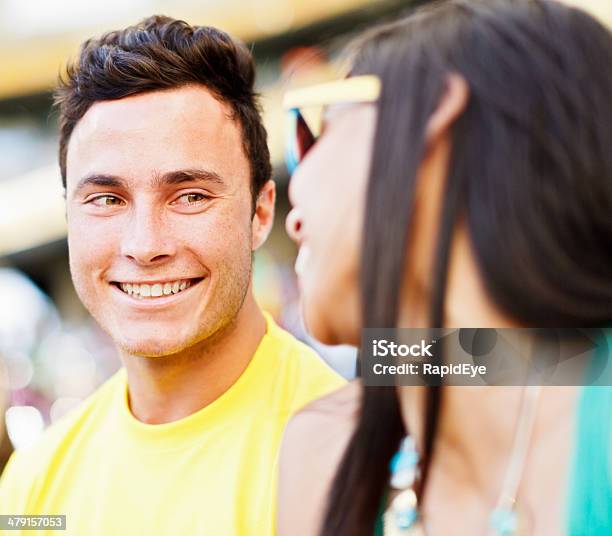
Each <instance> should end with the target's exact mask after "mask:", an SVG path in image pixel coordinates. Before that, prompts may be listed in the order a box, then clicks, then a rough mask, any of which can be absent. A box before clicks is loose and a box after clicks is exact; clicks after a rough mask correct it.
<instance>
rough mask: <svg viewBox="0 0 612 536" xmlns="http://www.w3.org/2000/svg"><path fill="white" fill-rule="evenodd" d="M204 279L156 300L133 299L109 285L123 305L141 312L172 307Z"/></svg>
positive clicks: (115, 286) (117, 287)
mask: <svg viewBox="0 0 612 536" xmlns="http://www.w3.org/2000/svg"><path fill="white" fill-rule="evenodd" d="M206 279H207V278H206V277H203V278H198V280H197V281H196V282H195V283H192V284H191V285H190V286H189V287H187V288H186V289H185V290H181V291H180V292H178V293H177V294H169V295H164V296H159V297H156V298H135V297H134V296H130V295H129V294H127V293H126V292H123V290H121V289H120V288H119V286H118V285H117V284H113V283H109V284H110V286H111V288H112V292H114V293H116V295H117V297H118V298H120V299H122V300H125V303H126V304H128V305H129V306H131V307H132V308H134V309H141V310H151V309H157V308H160V307H164V306H166V305H173V304H174V303H176V302H178V301H180V300H181V299H183V298H184V297H185V296H188V295H190V294H191V290H192V289H193V288H197V287H198V286H199V285H200V283H202V281H205V280H206Z"/></svg>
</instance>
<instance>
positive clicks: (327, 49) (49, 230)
mask: <svg viewBox="0 0 612 536" xmlns="http://www.w3.org/2000/svg"><path fill="white" fill-rule="evenodd" d="M423 3H425V2H424V1H406V0H404V1H399V0H372V1H367V0H326V1H325V2H317V1H312V0H310V1H309V0H241V1H238V0H223V1H220V0H201V1H196V0H173V1H172V2H171V1H169V0H105V2H98V3H88V2H81V1H78V0H61V1H59V0H28V1H27V2H24V1H22V0H0V66H1V67H0V69H1V71H0V297H1V298H0V471H1V469H2V467H3V465H4V462H5V461H6V459H7V457H8V455H9V453H10V451H11V449H12V448H14V447H19V446H23V445H26V444H29V443H31V442H32V441H34V440H35V439H36V438H37V437H38V435H39V434H40V433H41V432H42V430H43V429H44V428H45V426H48V425H49V424H50V423H51V422H53V421H55V420H56V419H58V418H59V417H61V416H62V415H63V414H65V413H66V412H67V411H69V410H70V409H71V408H73V407H75V406H76V405H77V404H79V402H80V401H82V400H83V399H84V398H85V397H87V396H88V395H89V394H90V393H91V392H93V391H94V390H95V389H96V387H97V386H98V385H100V384H101V383H102V382H103V381H104V380H105V379H106V378H108V377H109V376H110V375H111V374H112V373H113V372H114V371H115V370H116V369H117V368H118V367H119V366H120V363H119V360H118V358H117V355H116V353H115V350H114V349H113V346H112V344H111V342H110V341H109V340H108V338H107V337H106V335H105V334H104V333H103V332H101V330H100V329H99V328H97V326H96V324H95V323H94V322H93V321H92V320H91V318H90V317H89V315H88V314H87V312H86V311H85V310H84V309H83V307H82V306H81V304H80V302H79V300H78V298H77V296H76V294H75V292H74V289H73V287H72V283H71V281H70V274H69V270H68V252H67V245H66V226H65V220H64V201H63V198H62V188H61V180H60V175H59V167H58V165H57V133H56V118H55V116H54V115H53V114H52V113H50V112H51V90H52V88H53V86H54V84H55V82H56V80H57V76H58V73H59V72H60V71H61V69H62V68H63V66H64V65H65V63H66V60H67V58H70V57H74V56H75V55H76V53H77V51H78V46H79V44H80V43H81V42H82V41H83V40H84V39H86V38H87V37H90V36H92V35H97V34H100V33H102V32H104V31H107V30H112V29H117V28H121V27H124V26H127V25H130V24H133V23H135V22H137V21H138V20H140V19H141V18H143V17H145V16H149V15H151V14H155V13H157V14H166V15H170V16H173V17H176V18H181V19H184V20H186V21H188V22H189V23H191V24H204V25H212V26H218V27H219V28H221V29H223V30H226V31H228V32H229V33H231V34H233V35H234V36H236V37H239V38H241V39H242V40H244V41H245V42H247V43H249V44H250V45H252V50H253V53H254V55H255V58H256V63H257V69H258V88H259V92H260V93H261V94H262V104H263V107H264V111H265V123H266V126H267V129H268V133H269V140H270V149H271V154H272V159H273V164H274V168H275V179H276V181H277V187H278V191H279V196H278V197H279V198H278V208H277V219H276V226H275V229H274V230H273V232H272V234H271V236H270V239H269V240H268V242H267V244H266V246H265V247H264V248H263V249H262V250H261V251H260V252H258V253H257V255H256V259H255V289H256V294H257V297H258V300H259V302H260V303H261V305H262V306H263V307H264V308H265V309H267V310H268V311H270V312H271V313H272V314H273V316H274V317H275V318H276V319H277V321H279V323H281V325H283V326H284V327H285V328H287V329H289V330H290V331H291V332H293V333H294V334H295V335H296V336H298V337H299V338H300V339H302V340H305V341H306V342H308V343H309V344H311V345H314V346H315V347H316V349H317V350H318V351H319V352H320V353H321V354H322V355H323V357H324V358H325V359H326V360H327V361H328V362H329V363H330V364H331V365H332V366H333V367H334V368H335V369H336V370H338V371H339V372H340V373H341V374H343V375H344V376H345V377H347V378H351V377H352V376H353V375H354V368H355V351H354V350H353V349H350V348H346V347H336V348H329V347H322V346H320V345H317V344H316V343H314V342H313V341H312V340H309V338H308V337H307V335H306V334H305V333H304V331H303V329H302V327H301V323H300V317H299V304H298V296H297V289H296V285H295V279H294V273H293V263H294V260H295V249H294V246H293V243H292V242H291V241H289V239H288V238H287V236H286V235H285V232H284V218H285V215H286V213H287V211H288V210H289V207H288V202H287V195H286V194H287V182H288V176H287V172H286V170H285V167H284V164H283V158H282V157H283V150H284V144H283V124H284V118H283V114H282V111H281V99H282V95H283V92H284V91H285V90H286V89H287V88H288V87H295V86H301V85H308V84H310V83H313V82H319V81H322V80H325V79H331V78H334V77H337V76H338V73H339V70H338V66H337V65H336V62H335V59H336V58H337V55H338V52H339V51H340V50H341V49H342V47H343V45H344V44H345V43H346V42H347V41H348V40H349V39H350V38H351V37H352V36H353V35H354V34H355V33H356V32H359V31H360V30H362V29H364V28H365V27H367V26H369V25H371V24H373V23H376V22H379V21H383V20H386V19H390V18H394V17H396V16H398V15H399V14H401V13H404V12H407V11H409V10H410V9H413V8H414V7H415V6H417V5H419V4H423ZM573 3H575V4H578V5H580V6H581V7H583V8H586V9H589V10H591V11H593V12H594V13H595V14H597V15H598V16H600V17H601V18H603V19H604V21H605V22H607V23H610V22H612V0H584V1H581V0H573ZM602 67H603V66H602ZM607 67H610V66H607ZM92 247H94V246H93V245H92Z"/></svg>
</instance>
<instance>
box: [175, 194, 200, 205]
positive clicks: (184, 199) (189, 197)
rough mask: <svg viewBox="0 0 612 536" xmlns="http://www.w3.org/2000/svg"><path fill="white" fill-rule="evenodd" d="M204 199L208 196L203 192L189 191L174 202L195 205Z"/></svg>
mask: <svg viewBox="0 0 612 536" xmlns="http://www.w3.org/2000/svg"><path fill="white" fill-rule="evenodd" d="M205 199H208V197H207V196H205V195H204V194H200V193H196V192H191V193H188V194H183V195H181V196H180V197H178V198H177V200H176V201H175V202H174V203H176V204H179V205H195V204H196V203H199V202H200V201H204V200H205Z"/></svg>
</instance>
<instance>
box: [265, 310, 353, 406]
mask: <svg viewBox="0 0 612 536" xmlns="http://www.w3.org/2000/svg"><path fill="white" fill-rule="evenodd" d="M268 328H269V329H268V336H269V337H270V338H272V339H273V340H274V342H275V346H274V347H275V348H276V351H277V353H278V355H277V356H276V359H277V360H278V368H277V373H278V374H279V376H278V377H279V378H282V380H283V382H285V383H286V385H287V386H288V387H289V391H290V392H291V393H292V404H291V413H294V412H296V411H297V410H299V409H301V408H302V407H303V406H304V405H306V404H308V403H309V402H311V401H312V400H315V399H317V398H319V397H321V396H324V395H326V394H327V393H329V392H331V391H334V390H336V389H338V388H340V387H342V386H343V385H345V384H346V380H345V379H344V378H343V377H342V376H340V374H338V373H337V372H336V371H334V370H333V369H332V368H331V367H330V366H329V365H328V364H327V363H326V362H325V361H324V360H323V358H322V357H321V356H319V354H317V353H316V352H315V351H314V350H313V349H312V348H310V347H309V346H307V345H306V344H304V343H303V342H301V341H299V340H298V339H297V338H295V337H294V336H293V335H292V334H291V333H289V332H288V331H286V330H284V329H283V328H281V327H280V326H278V325H277V324H275V323H274V322H273V321H271V322H269V323H268Z"/></svg>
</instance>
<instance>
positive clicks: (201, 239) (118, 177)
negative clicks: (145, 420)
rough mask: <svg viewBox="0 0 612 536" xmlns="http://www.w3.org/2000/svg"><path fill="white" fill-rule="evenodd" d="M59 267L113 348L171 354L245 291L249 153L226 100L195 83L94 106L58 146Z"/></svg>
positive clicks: (226, 316)
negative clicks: (63, 165) (65, 251)
mask: <svg viewBox="0 0 612 536" xmlns="http://www.w3.org/2000/svg"><path fill="white" fill-rule="evenodd" d="M66 198H67V217H68V243H69V250H70V269H71V272H72V278H73V280H74V285H75V287H76V290H77V293H78V295H79V297H80V298H81V300H82V301H83V303H84V305H85V307H86V308H87V309H88V310H89V311H90V313H91V314H92V315H93V316H94V318H95V319H96V320H97V321H98V322H99V323H100V325H101V326H102V327H103V329H104V330H105V331H107V332H108V333H109V334H110V336H111V337H112V338H113V340H114V341H115V342H116V344H117V345H118V346H119V347H120V348H121V349H122V350H124V351H126V352H128V353H132V354H138V355H146V356H163V355H169V354H173V353H176V352H179V351H181V350H183V349H185V348H188V347H189V346H192V345H193V344H195V343H197V342H199V341H201V340H203V339H205V338H207V337H209V336H211V335H212V334H214V333H215V332H217V331H218V330H219V329H221V328H223V327H224V326H226V325H228V324H229V322H231V321H232V320H233V319H234V318H235V316H236V315H237V313H238V312H239V310H240V308H241V306H242V303H243V300H244V299H245V296H246V295H247V292H250V282H251V253H252V249H253V234H252V225H251V224H252V220H251V214H252V211H251V207H252V204H251V203H252V202H251V192H250V168H249V162H248V160H247V157H246V155H245V154H244V151H243V145H242V136H241V131H240V127H239V125H238V124H237V123H236V122H235V121H233V120H232V119H231V116H230V108H229V106H227V105H225V104H223V103H221V102H219V101H218V100H216V99H215V98H214V97H213V96H212V95H211V94H210V92H208V91H207V90H206V89H205V88H203V87H200V86H185V87H182V88H179V89H173V90H166V91H156V92H150V93H144V94H140V95H136V96H132V97H127V98H124V99H120V100H116V101H106V102H98V103H96V104H94V105H93V106H92V107H91V108H90V109H89V110H88V111H87V113H86V114H85V115H84V116H83V118H82V119H81V120H80V121H79V123H78V124H77V126H76V128H75V130H74V132H73V134H72V137H71V139H70V143H69V146H68V154H67V191H66Z"/></svg>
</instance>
